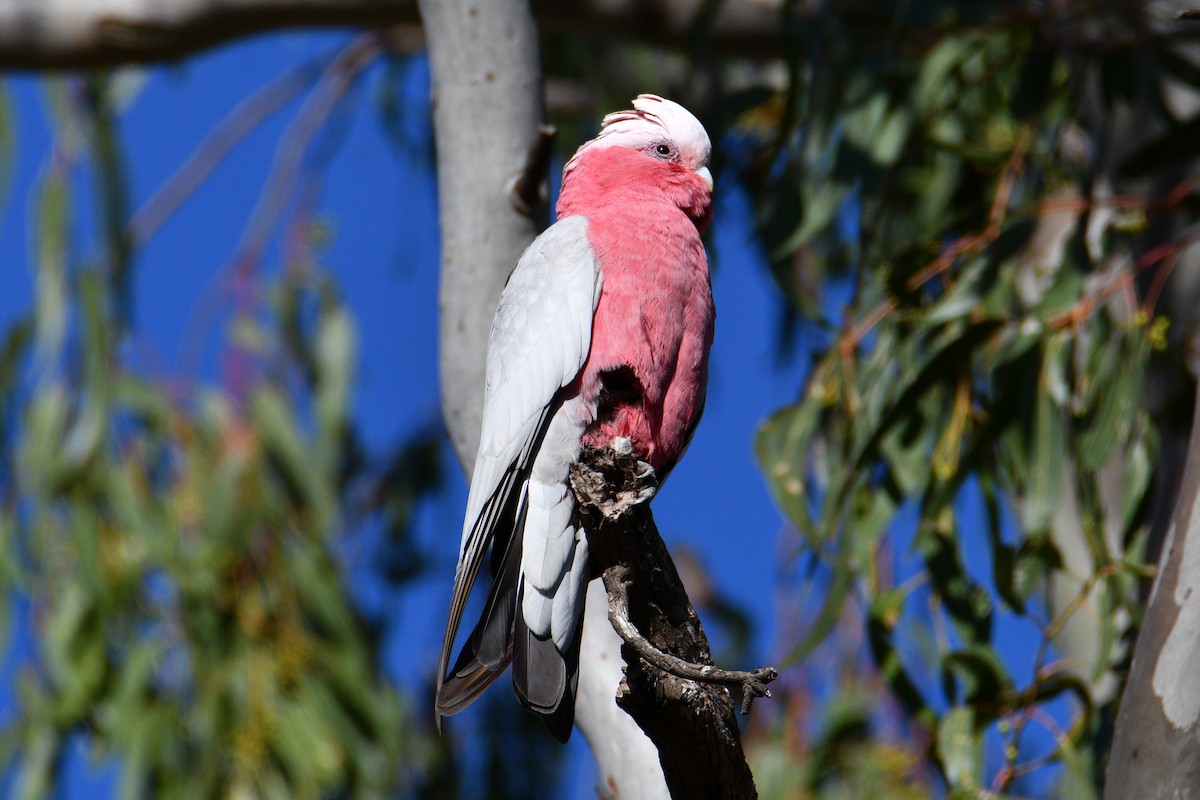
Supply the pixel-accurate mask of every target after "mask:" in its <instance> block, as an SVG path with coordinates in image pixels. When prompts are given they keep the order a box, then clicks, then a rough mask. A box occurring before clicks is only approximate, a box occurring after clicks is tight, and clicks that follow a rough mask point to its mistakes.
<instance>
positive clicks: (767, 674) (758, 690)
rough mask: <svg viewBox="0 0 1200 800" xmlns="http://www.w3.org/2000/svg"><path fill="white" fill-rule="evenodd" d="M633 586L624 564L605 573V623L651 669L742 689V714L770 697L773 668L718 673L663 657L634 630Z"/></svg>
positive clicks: (776, 674)
mask: <svg viewBox="0 0 1200 800" xmlns="http://www.w3.org/2000/svg"><path fill="white" fill-rule="evenodd" d="M632 582H633V570H631V569H630V568H629V567H627V566H625V565H623V564H617V565H616V566H612V567H609V568H608V569H606V570H605V571H604V588H605V590H606V591H607V592H608V619H609V621H610V622H612V626H613V628H614V629H615V630H616V632H617V633H618V634H620V636H621V639H623V640H624V641H625V644H627V645H629V646H630V647H632V648H633V649H634V651H635V652H636V653H637V654H638V656H639V657H640V658H641V659H642V660H643V661H645V662H647V663H648V664H650V665H651V666H653V667H655V668H657V669H659V670H662V671H663V672H665V673H667V674H668V675H674V676H675V677H676V678H683V679H684V680H689V681H695V682H697V683H713V684H717V685H719V686H725V687H730V686H740V687H742V713H743V714H749V713H750V704H751V702H752V701H753V700H754V698H756V697H770V696H771V690H770V689H768V688H767V684H768V683H770V682H771V681H773V680H775V679H776V678H778V677H779V672H778V671H777V670H776V669H775V668H774V667H763V668H761V669H755V670H740V669H721V668H720V667H714V666H713V665H711V664H693V663H691V662H690V661H684V660H683V659H682V658H679V657H678V656H673V655H671V654H670V653H664V652H663V651H661V650H659V649H658V648H657V647H655V646H654V645H653V644H651V643H650V640H649V639H647V638H646V637H645V636H642V634H641V633H640V632H639V631H638V629H637V628H636V627H634V624H633V620H632V619H630V617H629V585H630V584H631V583H632Z"/></svg>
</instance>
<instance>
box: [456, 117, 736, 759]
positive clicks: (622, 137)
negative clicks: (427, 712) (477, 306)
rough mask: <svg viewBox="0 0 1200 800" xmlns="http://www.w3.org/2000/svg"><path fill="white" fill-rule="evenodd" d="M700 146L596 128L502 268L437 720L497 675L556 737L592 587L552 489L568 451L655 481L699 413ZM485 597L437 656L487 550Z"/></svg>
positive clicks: (705, 334)
mask: <svg viewBox="0 0 1200 800" xmlns="http://www.w3.org/2000/svg"><path fill="white" fill-rule="evenodd" d="M710 150H711V145H710V143H709V139H708V134H707V133H705V131H704V127H703V126H702V125H701V124H700V123H699V121H697V120H696V118H695V117H694V116H692V114H691V113H690V112H688V111H687V109H685V108H683V107H682V106H680V105H678V104H676V103H673V102H671V101H670V100H664V99H663V98H661V97H658V96H656V95H652V94H643V95H641V96H639V97H638V98H637V99H636V100H634V101H633V109H632V110H629V111H619V112H617V113H614V114H609V115H608V116H607V117H605V119H604V122H603V126H602V128H601V130H600V133H599V135H598V136H596V138H595V139H592V140H591V141H589V142H587V143H586V144H584V145H583V146H582V147H580V148H579V150H578V152H576V153H575V155H574V157H572V158H571V160H570V161H568V162H567V164H566V166H565V168H564V169H563V182H562V191H561V193H560V195H559V200H558V208H557V211H558V221H557V222H556V223H554V225H552V226H551V227H550V228H549V229H547V230H546V232H545V233H543V234H542V235H541V236H539V237H538V238H537V239H536V240H535V241H534V242H533V244H531V245H530V246H529V249H528V250H526V251H525V253H524V255H522V256H521V258H520V260H519V261H518V262H517V266H516V268H515V269H514V270H513V272H512V275H511V276H510V277H509V279H508V284H507V285H506V286H505V287H504V291H503V293H502V294H501V296H500V304H499V307H498V308H497V310H496V318H495V321H494V322H493V323H492V331H491V336H490V337H489V341H488V355H487V377H486V389H485V394H484V407H483V428H482V432H481V435H480V442H479V453H478V456H477V458H476V461H475V470H474V473H473V474H472V476H471V489H470V494H469V497H468V499H467V511H466V519H465V521H464V523H463V533H462V544H461V547H460V550H459V556H458V568H457V570H456V572H455V576H454V594H453V599H452V601H451V605H450V620H449V622H448V623H447V625H446V635H445V639H444V641H443V643H442V655H441V669H440V672H439V675H438V687H437V701H436V706H437V714H438V718H439V719H440V718H441V717H442V716H448V715H450V714H455V713H457V712H459V711H461V710H462V709H463V708H465V707H466V706H467V705H469V704H470V703H471V702H472V701H473V700H474V699H475V698H476V697H477V696H478V695H479V693H480V692H482V691H483V690H484V689H485V688H486V687H487V686H488V684H490V683H491V682H492V681H493V680H495V678H496V677H497V676H498V675H499V674H500V673H501V672H502V671H503V670H504V668H505V667H506V666H507V665H508V664H509V662H511V663H512V667H513V687H514V689H515V690H516V694H517V696H518V697H519V698H520V700H521V702H522V703H524V704H525V705H526V706H527V707H528V708H530V709H532V710H533V711H535V712H537V713H538V714H541V715H542V717H543V718H544V720H545V722H546V726H547V728H548V729H549V730H550V732H551V733H552V734H554V735H555V737H557V738H558V739H559V740H560V741H566V740H567V737H568V736H570V733H571V726H572V723H573V720H574V704H575V690H576V685H577V680H578V675H577V669H578V661H579V642H580V635H581V628H582V621H583V609H584V595H585V591H586V587H587V583H588V581H589V580H590V579H591V578H592V577H594V576H593V575H592V574H591V573H590V570H589V566H588V543H587V538H586V536H585V533H584V531H583V530H582V529H581V528H580V524H579V519H578V517H577V515H576V513H575V497H574V495H573V494H572V491H571V488H570V486H569V483H568V472H569V470H570V468H571V465H572V464H573V463H575V461H576V460H577V459H578V458H579V455H580V452H581V450H582V448H583V447H585V446H587V447H602V446H605V445H607V444H609V443H611V442H612V441H613V440H614V439H618V438H623V439H627V440H628V441H629V442H630V443H631V444H632V449H633V453H634V454H635V455H636V456H637V457H638V458H639V459H640V460H642V461H645V462H646V463H648V464H649V465H650V466H651V467H653V468H654V470H655V471H656V472H657V475H658V477H659V479H660V481H661V479H662V478H664V477H665V476H666V474H667V473H668V472H669V471H670V470H671V468H672V467H673V466H674V465H675V462H676V461H677V460H678V459H679V457H680V455H682V453H683V451H684V449H685V448H686V447H687V444H688V441H689V440H690V439H691V436H692V432H693V430H694V429H695V427H696V423H697V421H698V420H699V418H700V413H701V411H702V410H703V408H704V392H705V381H706V379H707V373H708V352H709V348H710V346H711V345H712V338H713V320H714V317H715V311H714V308H713V300H712V287H711V283H710V279H709V273H708V259H707V258H706V256H705V252H704V245H703V243H702V242H701V240H700V234H701V232H702V231H703V230H704V228H705V227H706V226H707V224H708V221H709V218H710V216H711V201H712V175H711V174H710V173H709V171H708V166H707V164H708V157H709V152H710ZM489 547H490V548H491V550H492V556H491V571H492V585H491V589H490V590H489V592H488V594H487V600H486V602H485V604H484V608H483V613H482V616H481V618H480V620H479V622H478V624H477V625H476V626H475V629H474V631H473V632H472V633H471V635H470V637H469V638H468V639H467V641H466V643H465V644H464V646H463V648H462V651H461V652H460V654H459V656H458V660H457V661H456V662H455V664H454V666H453V668H452V669H449V670H447V665H448V663H449V658H450V651H451V648H452V646H453V644H454V640H455V636H456V635H457V633H458V626H459V623H460V622H461V620H462V614H463V609H464V607H465V606H466V602H467V597H468V595H469V594H470V592H471V586H472V584H474V582H475V577H476V575H477V574H478V572H479V568H480V565H481V564H482V563H483V560H484V556H485V554H486V553H487V551H488V548H489Z"/></svg>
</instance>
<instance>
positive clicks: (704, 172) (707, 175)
mask: <svg viewBox="0 0 1200 800" xmlns="http://www.w3.org/2000/svg"><path fill="white" fill-rule="evenodd" d="M696 174H697V175H699V176H700V177H701V178H703V179H704V185H705V186H707V187H708V191H709V193H710V194H711V193H712V190H713V178H712V173H711V172H709V171H708V167H701V168H700V169H698V170H696Z"/></svg>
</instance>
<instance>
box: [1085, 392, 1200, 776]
mask: <svg viewBox="0 0 1200 800" xmlns="http://www.w3.org/2000/svg"><path fill="white" fill-rule="evenodd" d="M1197 422H1200V404H1197V406H1196V414H1195V415H1194V417H1193V422H1192V437H1191V442H1190V445H1189V448H1188V458H1187V466H1186V467H1185V469H1184V476H1183V486H1182V488H1181V489H1180V493H1179V502H1178V504H1177V505H1176V507H1175V518H1174V520H1173V521H1172V523H1171V528H1170V531H1169V532H1168V534H1167V541H1166V543H1165V545H1164V547H1163V552H1162V558H1161V559H1160V561H1159V572H1158V576H1157V577H1156V579H1155V581H1154V589H1153V591H1152V592H1151V594H1150V602H1149V605H1148V606H1147V608H1146V616H1145V619H1144V621H1143V622H1142V629H1141V632H1140V633H1139V634H1138V639H1137V646H1136V648H1135V650H1134V655H1133V668H1132V670H1131V671H1130V674H1129V681H1128V683H1127V684H1126V686H1125V694H1124V696H1123V697H1122V699H1121V711H1120V715H1119V716H1118V718H1117V728H1116V738H1115V740H1114V742H1113V748H1112V752H1111V753H1110V755H1109V760H1108V776H1107V781H1106V784H1105V787H1104V797H1105V798H1106V800H1125V799H1126V798H1133V797H1137V798H1142V799H1143V800H1158V798H1163V800H1166V798H1171V800H1188V799H1189V798H1200V673H1197V665H1198V664H1200V425H1197Z"/></svg>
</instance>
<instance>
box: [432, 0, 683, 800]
mask: <svg viewBox="0 0 1200 800" xmlns="http://www.w3.org/2000/svg"><path fill="white" fill-rule="evenodd" d="M420 8H421V14H422V21H423V22H424V24H425V35H426V38H427V40H428V49H429V58H430V62H431V65H432V69H433V93H434V123H435V125H434V128H435V136H436V143H437V152H438V189H439V202H440V218H441V227H442V277H441V280H442V282H441V290H440V303H441V342H440V347H441V354H440V364H441V382H442V409H443V414H444V418H445V422H446V429H447V431H448V432H449V434H450V440H451V441H452V442H453V444H454V449H455V452H456V453H457V454H458V457H459V460H460V462H461V463H462V465H463V466H464V468H465V469H466V470H468V471H469V470H470V467H471V465H472V464H473V463H474V461H475V451H476V450H477V449H478V446H479V427H480V416H481V408H482V404H483V376H484V361H485V358H486V354H487V353H486V351H487V337H488V331H489V329H490V327H491V323H492V317H493V315H494V313H495V308H496V303H497V301H498V300H499V297H500V291H501V289H503V288H504V282H505V280H506V279H507V277H508V273H509V272H510V271H511V270H512V267H513V265H514V264H516V262H517V258H518V257H519V256H520V255H521V253H522V252H523V251H524V250H525V248H526V247H527V246H528V245H529V243H530V242H531V241H532V240H533V238H534V236H535V235H536V234H537V233H538V232H539V230H540V229H541V228H542V227H543V225H544V221H545V209H544V208H542V209H539V210H537V211H535V212H534V213H529V211H528V209H522V208H519V207H518V206H519V205H521V204H519V203H516V202H514V199H515V198H514V194H513V187H514V185H515V182H516V181H517V179H518V178H520V177H522V172H523V170H525V168H526V164H527V160H528V159H527V154H528V152H529V151H530V149H531V148H532V147H535V145H536V142H537V140H538V139H539V136H540V128H541V123H542V119H543V108H542V83H541V65H540V61H539V52H538V43H537V29H536V26H535V24H534V21H533V17H532V16H531V15H530V11H529V6H528V4H527V3H526V2H525V0H492V1H491V2H478V0H465V1H464V0H421V2H420ZM593 583H596V584H598V583H599V581H598V580H597V581H594V582H593ZM596 589H598V591H597V590H596ZM587 607H588V610H587V617H586V622H585V625H584V630H583V643H582V655H581V664H580V674H579V682H580V683H579V698H580V702H579V703H578V704H577V706H576V723H577V725H578V726H579V728H580V730H582V731H583V732H584V735H585V736H586V737H587V739H588V742H589V744H591V746H592V752H593V754H594V755H595V757H596V762H597V766H598V768H599V772H600V785H601V786H602V787H604V788H605V791H608V792H611V793H614V794H616V795H617V796H619V797H621V798H625V799H628V800H663V799H664V798H666V797H667V796H668V795H667V789H666V781H665V779H664V777H663V773H662V768H661V766H660V765H659V757H658V750H657V749H656V748H655V747H654V745H653V743H651V741H650V739H649V738H647V737H646V735H645V734H644V733H642V731H641V729H640V728H639V727H638V726H637V724H636V723H635V722H634V721H633V719H632V718H631V717H630V716H629V715H628V714H626V713H625V712H624V711H622V710H621V709H620V708H618V707H617V704H616V696H617V686H618V684H619V682H620V679H621V667H623V666H624V662H623V661H622V659H621V649H620V648H621V640H620V638H619V637H618V636H617V635H616V633H615V632H614V631H613V629H612V626H611V624H609V622H608V616H607V615H608V606H607V601H606V597H605V594H604V591H603V587H602V586H593V587H591V590H589V592H588V603H587Z"/></svg>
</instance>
